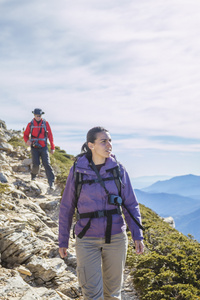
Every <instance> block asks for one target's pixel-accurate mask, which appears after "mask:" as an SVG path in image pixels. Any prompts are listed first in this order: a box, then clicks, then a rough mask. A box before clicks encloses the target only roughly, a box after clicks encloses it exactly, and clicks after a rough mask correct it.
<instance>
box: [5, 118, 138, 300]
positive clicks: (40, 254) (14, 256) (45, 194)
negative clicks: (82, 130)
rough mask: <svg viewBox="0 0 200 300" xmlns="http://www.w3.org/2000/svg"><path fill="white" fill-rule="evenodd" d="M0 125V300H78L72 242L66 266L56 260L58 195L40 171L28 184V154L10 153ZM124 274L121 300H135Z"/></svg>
mask: <svg viewBox="0 0 200 300" xmlns="http://www.w3.org/2000/svg"><path fill="white" fill-rule="evenodd" d="M0 123H1V124H0V125H1V126H0V182H1V183H3V184H1V190H0V299H2V300H12V299H15V300H17V299H20V300H32V299H34V300H36V299H37V300H40V299H41V300H45V299H55V300H59V299H63V300H65V299H83V297H82V295H81V289H80V287H79V285H78V281H77V277H76V255H75V249H74V239H73V238H71V240H70V247H69V249H68V257H67V258H66V259H65V260H63V259H61V258H60V256H59V254H58V214H59V205H60V199H61V196H60V194H61V190H60V188H59V187H58V186H56V189H55V191H53V192H50V191H49V190H48V184H47V180H46V176H45V173H44V169H43V168H41V170H40V174H39V176H38V178H37V180H36V181H31V180H30V167H31V160H30V158H29V154H28V152H27V150H26V151H25V150H24V149H21V148H20V147H19V148H18V149H14V148H13V147H12V146H11V145H10V144H9V143H8V141H9V139H10V138H11V136H13V135H14V134H16V132H14V131H11V130H7V128H6V126H5V123H4V122H3V123H2V121H1V122H0ZM18 134H19V132H18ZM2 188H3V190H2ZM129 273H130V271H129V270H128V269H126V270H125V274H124V277H125V280H124V286H123V292H122V299H124V300H128V299H133V300H138V299H139V298H138V296H137V293H136V292H135V290H134V287H133V285H132V281H131V278H130V275H129Z"/></svg>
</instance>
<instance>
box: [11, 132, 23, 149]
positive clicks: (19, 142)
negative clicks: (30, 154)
mask: <svg viewBox="0 0 200 300" xmlns="http://www.w3.org/2000/svg"><path fill="white" fill-rule="evenodd" d="M8 142H9V144H11V145H12V146H13V147H14V148H17V147H22V148H24V149H25V148H27V147H28V146H27V145H26V144H25V142H24V139H23V137H22V136H20V135H19V136H13V137H12V138H11V139H10V140H9V141H8Z"/></svg>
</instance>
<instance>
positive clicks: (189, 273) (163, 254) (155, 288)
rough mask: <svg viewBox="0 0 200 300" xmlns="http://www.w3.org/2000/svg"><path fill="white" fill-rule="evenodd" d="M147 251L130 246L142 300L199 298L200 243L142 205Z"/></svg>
mask: <svg viewBox="0 0 200 300" xmlns="http://www.w3.org/2000/svg"><path fill="white" fill-rule="evenodd" d="M140 208H141V214H142V218H143V224H144V227H145V228H146V230H145V232H144V242H145V246H146V249H145V253H144V254H143V255H135V254H134V252H133V249H132V248H131V247H130V246H129V249H128V256H127V264H128V265H129V266H130V267H131V269H132V275H133V283H134V285H135V288H136V289H137V291H138V293H139V294H140V299H142V300H161V299H177V300H189V299H191V300H193V299H200V244H199V243H198V242H197V241H196V240H194V239H193V238H192V237H191V236H189V237H186V236H184V235H183V234H181V233H180V232H178V231H177V230H176V229H173V228H172V227H171V226H170V225H169V224H167V223H165V222H163V221H162V219H161V218H160V217H159V216H158V215H157V214H155V213H154V212H153V211H152V210H150V209H149V208H147V207H145V206H144V205H141V206H140Z"/></svg>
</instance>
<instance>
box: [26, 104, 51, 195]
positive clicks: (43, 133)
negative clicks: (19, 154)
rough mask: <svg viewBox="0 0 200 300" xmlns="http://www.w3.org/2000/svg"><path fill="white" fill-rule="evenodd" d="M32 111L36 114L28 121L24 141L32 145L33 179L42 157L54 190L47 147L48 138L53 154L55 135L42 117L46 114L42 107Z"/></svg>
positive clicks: (49, 181)
mask: <svg viewBox="0 0 200 300" xmlns="http://www.w3.org/2000/svg"><path fill="white" fill-rule="evenodd" d="M32 113H33V114H34V119H33V120H32V121H31V122H30V123H28V125H27V127H26V129H25V131H24V141H25V142H26V144H27V145H28V146H31V155H32V169H31V180H35V178H36V175H37V174H38V171H39V166H40V157H41V159H42V164H43V166H44V168H45V172H46V176H47V179H48V183H49V186H50V189H51V190H54V189H55V186H54V179H55V176H54V173H53V169H52V167H51V165H50V158H49V153H48V148H47V138H48V139H49V141H50V144H51V154H53V153H54V151H55V145H54V142H53V135H52V132H51V128H50V125H49V123H48V122H47V121H46V120H44V119H42V115H43V114H44V112H43V111H42V109H40V108H35V109H34V111H33V112H32ZM29 136H30V137H29Z"/></svg>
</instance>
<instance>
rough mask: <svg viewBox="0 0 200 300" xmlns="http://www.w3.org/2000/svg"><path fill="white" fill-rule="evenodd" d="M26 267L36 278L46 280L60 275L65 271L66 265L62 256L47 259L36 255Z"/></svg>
mask: <svg viewBox="0 0 200 300" xmlns="http://www.w3.org/2000/svg"><path fill="white" fill-rule="evenodd" d="M26 267H27V268H28V269H29V270H30V271H31V273H32V274H33V276H34V277H35V278H40V279H42V280H43V281H44V282H46V281H50V280H52V279H53V278H54V277H55V276H60V275H61V274H62V273H63V272H64V271H65V268H66V265H65V263H64V262H63V260H62V259H60V258H52V259H45V258H41V257H36V256H34V257H32V259H31V261H30V262H29V263H28V264H27V266H26Z"/></svg>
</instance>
